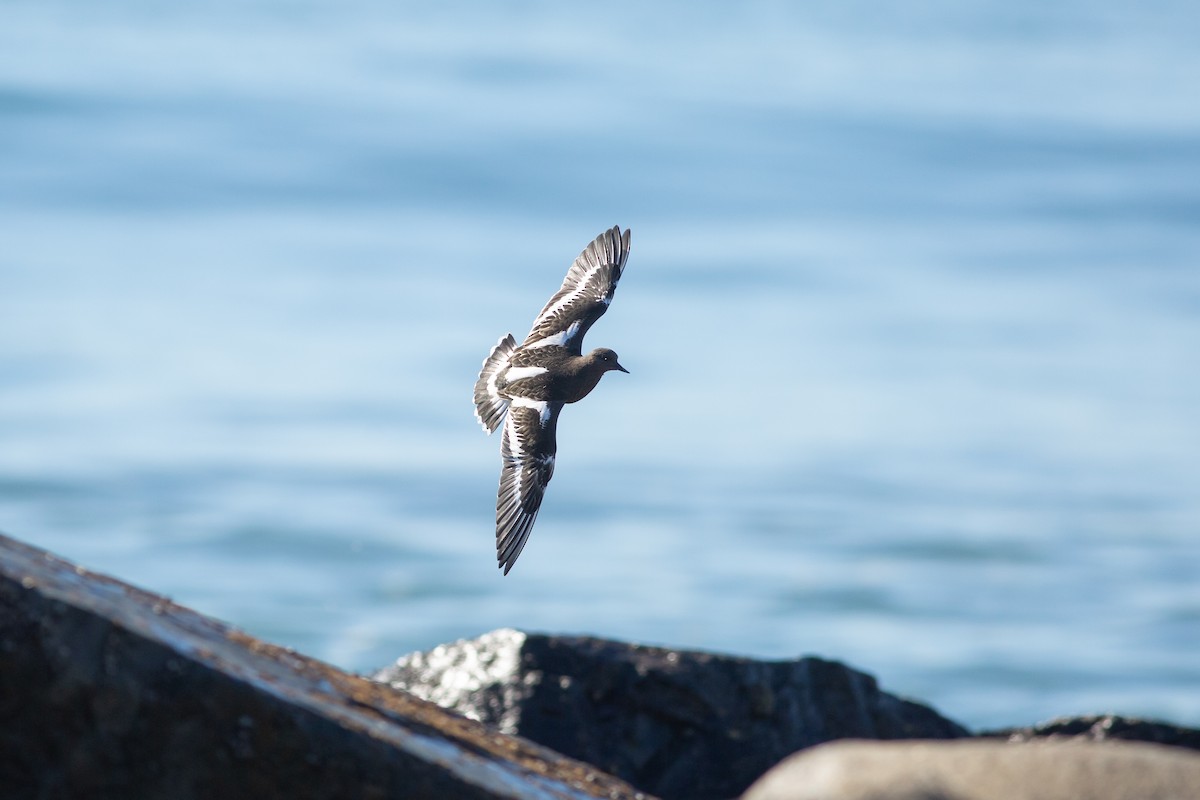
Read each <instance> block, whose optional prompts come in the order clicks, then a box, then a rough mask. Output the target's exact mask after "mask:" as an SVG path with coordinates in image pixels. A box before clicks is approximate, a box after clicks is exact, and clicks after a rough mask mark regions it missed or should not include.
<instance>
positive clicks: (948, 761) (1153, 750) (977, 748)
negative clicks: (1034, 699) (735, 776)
mask: <svg viewBox="0 0 1200 800" xmlns="http://www.w3.org/2000/svg"><path fill="white" fill-rule="evenodd" d="M1197 797H1200V755H1197V754H1195V753H1192V752H1189V751H1187V750H1183V749H1180V748H1175V747H1164V746H1162V745H1152V744H1143V743H1130V742H1089V741H1080V740H1072V741H1062V740H1045V739H1043V740H1038V741H1033V742H1024V743H1009V742H1000V741H986V740H978V739H976V740H970V741H963V740H960V741H956V742H861V741H858V742H833V743H831V744H825V745H821V746H820V747H815V748H813V749H811V750H806V751H804V752H803V753H797V754H796V755H794V756H792V757H791V758H789V759H787V760H786V761H784V762H783V763H782V764H780V765H779V766H777V767H775V768H774V769H772V770H771V771H770V772H768V773H767V774H766V775H764V776H763V777H762V779H760V780H759V781H757V782H756V783H755V784H754V785H753V786H752V787H751V788H750V790H749V791H748V792H746V794H745V795H743V796H742V800H1083V799H1084V798H1086V800H1185V799H1186V798H1197Z"/></svg>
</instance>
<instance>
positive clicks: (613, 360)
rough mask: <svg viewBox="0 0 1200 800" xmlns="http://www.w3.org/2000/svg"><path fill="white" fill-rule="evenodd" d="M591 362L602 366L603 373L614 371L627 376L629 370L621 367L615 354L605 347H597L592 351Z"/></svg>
mask: <svg viewBox="0 0 1200 800" xmlns="http://www.w3.org/2000/svg"><path fill="white" fill-rule="evenodd" d="M592 361H594V362H595V363H597V364H600V365H601V366H603V367H604V371H605V372H608V371H609V370H613V369H616V370H620V371H621V372H624V373H625V374H626V375H628V374H629V370H627V369H625V368H624V367H622V366H621V363H620V362H619V361H617V354H616V353H614V352H613V351H612V350H609V349H608V348H607V347H598V348H596V349H595V350H593V351H592Z"/></svg>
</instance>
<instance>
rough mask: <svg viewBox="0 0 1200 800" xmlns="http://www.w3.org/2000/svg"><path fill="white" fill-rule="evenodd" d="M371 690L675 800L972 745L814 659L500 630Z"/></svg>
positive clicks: (405, 664)
mask: <svg viewBox="0 0 1200 800" xmlns="http://www.w3.org/2000/svg"><path fill="white" fill-rule="evenodd" d="M375 678H376V680H380V681H384V682H386V683H389V684H391V685H392V686H395V687H398V688H401V689H404V690H406V691H409V692H412V693H413V694H415V695H417V696H418V697H422V698H425V699H428V700H432V701H433V702H435V703H438V704H439V705H441V706H443V707H445V708H449V709H453V710H454V711H457V712H458V713H461V714H463V715H465V716H467V717H470V718H472V719H477V720H480V721H482V722H485V723H487V724H489V725H492V726H495V727H496V728H497V729H498V730H500V731H503V732H505V733H513V734H520V735H521V736H523V737H525V738H528V739H532V740H534V741H536V742H538V743H540V744H543V745H545V746H547V747H550V748H553V749H554V750H557V751H558V752H560V753H564V754H566V755H569V756H571V757H572V758H577V759H580V760H582V761H586V762H588V763H591V764H594V765H596V766H597V767H599V768H600V769H603V770H605V771H606V772H609V773H611V774H613V775H616V776H618V777H621V778H623V779H625V780H627V781H629V782H630V783H632V784H633V785H635V786H637V787H638V788H641V789H644V790H645V791H648V792H651V793H653V794H656V795H659V796H661V797H663V798H668V799H669V798H688V800H702V799H703V798H728V797H733V796H735V795H737V794H739V793H740V792H742V791H743V790H744V789H745V788H746V787H747V786H749V785H750V783H751V782H752V781H754V780H755V779H756V778H757V777H759V776H760V775H761V774H762V773H763V772H765V771H766V770H767V769H768V768H770V767H771V766H772V765H774V764H775V763H777V762H778V761H779V760H781V759H783V758H784V757H786V756H788V755H789V754H791V753H793V752H795V751H796V750H799V749H801V748H805V747H811V746H813V745H815V744H819V743H821V742H826V741H829V740H832V739H840V738H846V737H856V738H869V739H912V738H922V739H944V738H955V737H961V736H967V735H968V733H967V731H966V730H965V729H964V728H963V727H962V726H960V725H958V724H957V723H955V722H952V721H951V720H948V719H946V718H945V717H942V716H941V715H939V714H938V713H937V712H936V711H934V710H933V709H931V708H929V707H927V706H923V705H920V704H919V703H914V702H912V701H909V700H904V699H901V698H899V697H895V696H893V695H890V694H887V693H886V692H882V691H880V690H879V687H878V685H877V684H876V682H875V679H874V678H872V677H871V676H870V675H866V674H864V673H862V672H858V671H856V670H853V669H851V668H849V667H846V666H844V665H842V664H839V663H836V662H832V661H824V660H822V659H818V658H801V659H798V660H795V661H776V662H767V661H757V660H753V659H747V658H735V657H732V656H725V655H716V654H712V653H700V652H690V651H681V650H668V649H664V648H659V647H642V646H638V645H631V644H625V643H622V642H614V641H608V640H604V639H594V638H587V637H571V636H546V635H540V634H529V633H522V632H520V631H514V630H500V631H495V632H493V633H490V634H487V635H485V636H482V637H480V638H478V639H474V640H469V641H460V642H455V643H453V644H448V645H443V646H441V647H437V648H434V649H433V650H431V651H429V652H426V653H415V654H412V655H409V656H405V657H404V658H401V659H400V660H399V661H398V662H397V663H396V664H395V665H393V666H391V667H388V668H386V669H384V670H381V671H380V672H379V673H377V674H376V675H375Z"/></svg>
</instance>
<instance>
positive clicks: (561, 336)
mask: <svg viewBox="0 0 1200 800" xmlns="http://www.w3.org/2000/svg"><path fill="white" fill-rule="evenodd" d="M536 327H537V326H536V325H534V328H536ZM578 332H579V320H575V321H574V322H572V323H571V325H570V327H568V328H567V329H566V330H565V331H559V332H558V333H555V334H552V335H550V336H547V337H545V338H544V339H538V340H537V341H536V342H530V343H529V344H527V345H525V349H527V350H528V349H530V348H533V347H566V345H567V342H568V341H570V340H571V338H572V337H574V336H575V334H576V333H578Z"/></svg>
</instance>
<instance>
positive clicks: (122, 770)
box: [0, 536, 645, 800]
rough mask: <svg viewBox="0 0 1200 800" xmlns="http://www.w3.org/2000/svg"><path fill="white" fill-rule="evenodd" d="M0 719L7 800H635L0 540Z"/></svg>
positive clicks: (532, 748) (549, 755)
mask: <svg viewBox="0 0 1200 800" xmlns="http://www.w3.org/2000/svg"><path fill="white" fill-rule="evenodd" d="M0 720H3V724H0V787H3V789H2V791H0V794H2V795H3V797H4V798H5V799H6V800H9V799H10V798H13V799H15V800H22V798H39V800H54V799H55V798H76V797H87V798H102V799H103V798H133V797H136V798H171V800H193V798H195V799H196V800H199V798H214V797H220V798H256V800H262V799H269V798H277V797H286V798H288V800H306V799H307V798H346V797H355V798H385V797H404V798H430V799H431V800H434V799H436V800H444V799H445V798H455V799H456V800H458V798H465V799H469V800H493V799H497V800H498V798H510V799H511V798H536V799H537V800H568V799H569V800H585V799H586V798H596V797H605V798H626V799H627V800H632V799H633V798H644V797H645V795H644V794H642V793H640V792H637V791H636V790H634V789H633V788H632V787H630V786H628V785H627V784H625V783H623V782H621V781H618V780H616V779H614V778H612V777H610V776H607V775H604V774H602V773H600V772H598V771H597V770H596V769H594V768H592V767H590V766H588V765H586V764H580V763H578V762H575V761H571V760H570V759H567V758H564V757H563V756H561V755H559V754H558V753H554V752H552V751H549V750H547V749H545V748H543V747H539V746H537V745H535V744H533V743H530V742H527V741H525V740H522V739H519V738H516V737H511V736H505V735H502V734H499V733H497V732H496V731H495V730H492V729H489V728H487V727H485V726H483V725H481V724H479V723H477V722H474V721H471V720H467V719H464V718H462V717H460V716H457V715H454V714H451V713H448V712H446V711H444V710H442V709H441V708H438V707H437V706H435V705H433V704H432V703H427V702H425V701H422V700H418V699H416V698H413V697H411V696H409V695H405V694H402V693H399V692H395V691H393V690H391V689H389V688H388V687H385V686H381V685H380V684H378V683H375V682H372V681H368V680H366V679H364V678H361V677H357V676H354V675H349V674H347V673H345V672H342V671H341V670H338V669H335V668H333V667H331V666H329V665H327V664H323V663H321V662H319V661H316V660H314V659H311V658H306V657H305V656H302V655H298V654H296V653H294V652H291V651H288V650H285V649H282V648H279V647H275V646H272V645H269V644H266V643H264V642H261V641H259V640H257V639H254V638H253V637H250V636H247V635H246V634H244V633H241V632H240V631H237V630H234V629H232V628H230V627H228V626H226V625H224V624H222V623H220V622H217V621H215V620H212V619H209V618H207V617H203V616H201V615H200V614H197V613H195V612H194V611H190V610H188V609H186V608H182V607H180V606H178V605H176V604H174V603H172V602H171V601H169V600H167V599H165V598H162V597H159V596H156V595H153V594H149V593H147V592H143V591H141V590H139V589H136V588H134V587H132V586H129V585H127V584H124V583H121V582H120V581H116V580H113V579H111V578H107V577H104V576H101V575H95V574H93V573H90V572H88V571H87V570H84V569H82V568H80V567H76V566H74V565H72V564H69V563H67V562H65V561H62V560H60V559H58V558H55V557H53V556H51V555H49V554H48V553H46V552H44V551H41V550H37V549H35V548H33V547H29V546H27V545H23V544H20V543H18V542H16V541H13V540H11V539H8V538H6V537H3V536H0Z"/></svg>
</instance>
